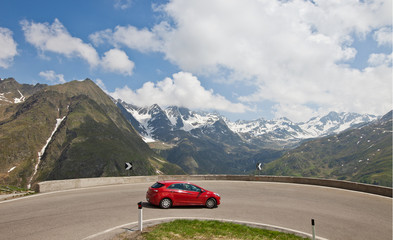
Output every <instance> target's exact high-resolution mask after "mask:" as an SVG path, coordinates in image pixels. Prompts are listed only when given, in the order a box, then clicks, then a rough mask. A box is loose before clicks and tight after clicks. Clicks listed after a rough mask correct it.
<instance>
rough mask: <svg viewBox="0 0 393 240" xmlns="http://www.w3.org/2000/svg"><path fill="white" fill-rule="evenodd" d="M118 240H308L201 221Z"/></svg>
mask: <svg viewBox="0 0 393 240" xmlns="http://www.w3.org/2000/svg"><path fill="white" fill-rule="evenodd" d="M115 239H116V240H117V239H119V240H128V239H139V240H156V239H159V240H189V239H202V240H210V239H216V240H223V239H231V240H243V239H247V240H248V239H258V240H259V239H262V240H272V239H274V240H284V239H285V240H297V239H307V238H302V237H299V236H296V235H293V234H287V233H281V232H277V231H270V230H265V229H260V228H252V227H248V226H245V225H241V224H235V223H224V222H220V221H199V220H175V221H173V222H168V223H163V224H160V225H156V226H154V227H151V228H148V229H147V231H144V232H143V233H142V234H135V233H134V234H127V233H123V234H121V235H118V236H117V238H115Z"/></svg>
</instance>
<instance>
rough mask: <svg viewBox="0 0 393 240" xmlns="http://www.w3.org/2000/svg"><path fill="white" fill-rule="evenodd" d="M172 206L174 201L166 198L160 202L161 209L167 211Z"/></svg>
mask: <svg viewBox="0 0 393 240" xmlns="http://www.w3.org/2000/svg"><path fill="white" fill-rule="evenodd" d="M171 206H172V201H171V200H170V199H169V198H164V199H162V200H161V202H160V207H161V208H164V209H167V208H170V207H171Z"/></svg>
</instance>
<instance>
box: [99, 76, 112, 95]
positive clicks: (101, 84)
mask: <svg viewBox="0 0 393 240" xmlns="http://www.w3.org/2000/svg"><path fill="white" fill-rule="evenodd" d="M96 84H97V86H99V87H100V88H101V89H102V91H104V92H105V93H106V94H108V93H109V92H108V89H107V88H106V86H105V83H104V81H102V80H101V79H99V78H97V79H96Z"/></svg>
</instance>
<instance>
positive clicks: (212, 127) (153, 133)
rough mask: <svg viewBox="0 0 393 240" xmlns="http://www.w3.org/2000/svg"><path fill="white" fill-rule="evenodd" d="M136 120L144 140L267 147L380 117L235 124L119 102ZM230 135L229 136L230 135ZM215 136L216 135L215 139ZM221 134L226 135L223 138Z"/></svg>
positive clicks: (194, 113)
mask: <svg viewBox="0 0 393 240" xmlns="http://www.w3.org/2000/svg"><path fill="white" fill-rule="evenodd" d="M119 103H120V105H121V106H123V107H124V108H125V109H126V110H127V112H128V113H129V114H131V115H132V117H133V118H135V120H136V122H137V123H136V124H135V123H134V124H133V125H134V127H135V128H136V129H137V130H138V131H139V133H140V134H141V135H142V136H143V137H144V138H145V140H149V141H153V140H161V141H171V140H172V139H174V138H179V134H180V135H181V134H183V135H184V134H186V133H188V134H192V135H193V136H194V137H200V136H201V135H203V134H208V135H209V136H210V137H211V138H217V139H227V138H228V137H229V135H230V137H229V138H231V139H236V140H237V137H234V136H233V135H238V137H240V138H241V139H242V141H244V142H246V143H249V144H250V143H251V144H258V145H266V146H276V147H277V146H292V145H294V144H296V143H298V142H299V141H301V140H304V139H309V138H317V137H322V136H327V135H330V134H334V133H338V132H341V131H343V130H346V129H348V128H351V127H355V126H358V125H362V124H366V123H368V122H371V121H373V120H376V119H377V118H378V117H377V116H374V115H368V114H363V115H362V114H357V113H336V112H330V113H329V114H327V115H326V116H319V117H314V118H311V119H310V120H309V121H307V122H302V123H294V122H292V121H291V120H289V119H287V118H280V119H276V120H265V119H263V118H260V119H257V120H253V121H244V120H240V121H236V122H232V121H230V120H228V119H227V118H225V117H223V116H221V115H220V114H218V113H210V112H198V111H192V110H190V109H187V108H183V107H177V106H170V107H167V108H165V109H162V108H161V107H160V106H158V105H157V104H154V105H152V106H150V107H136V106H134V105H131V104H127V103H125V102H122V101H121V100H118V105H119ZM228 134H229V135H228ZM214 135H216V136H214ZM220 135H225V138H224V137H220Z"/></svg>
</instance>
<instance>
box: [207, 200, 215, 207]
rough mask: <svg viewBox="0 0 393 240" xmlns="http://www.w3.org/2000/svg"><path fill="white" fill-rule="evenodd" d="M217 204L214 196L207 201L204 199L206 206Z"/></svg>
mask: <svg viewBox="0 0 393 240" xmlns="http://www.w3.org/2000/svg"><path fill="white" fill-rule="evenodd" d="M216 206H217V201H216V199H214V198H209V199H208V200H207V201H206V207H207V208H215V207H216Z"/></svg>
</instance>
